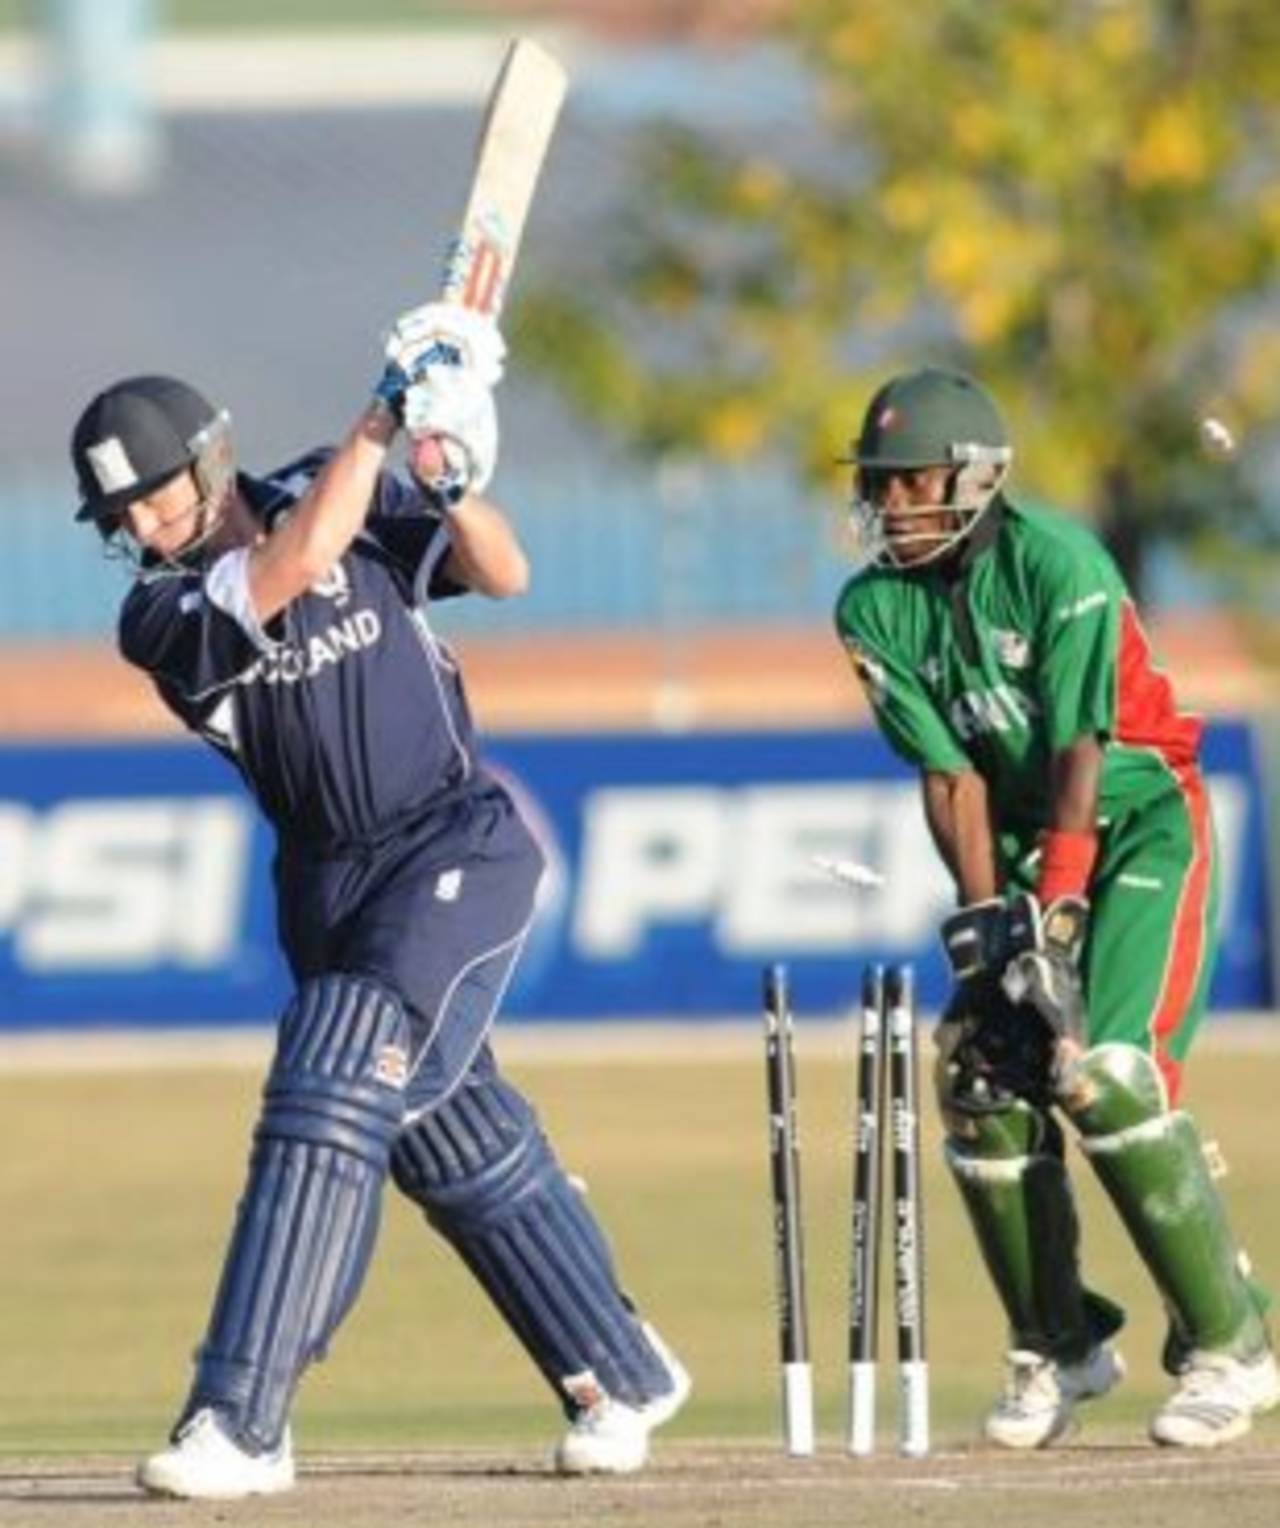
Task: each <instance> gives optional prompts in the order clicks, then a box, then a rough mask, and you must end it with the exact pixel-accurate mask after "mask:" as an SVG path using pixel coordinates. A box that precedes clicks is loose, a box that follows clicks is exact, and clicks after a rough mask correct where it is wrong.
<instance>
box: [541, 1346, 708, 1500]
mask: <svg viewBox="0 0 1280 1528" xmlns="http://www.w3.org/2000/svg"><path fill="white" fill-rule="evenodd" d="M644 1333H645V1336H646V1337H647V1338H648V1339H649V1342H650V1344H651V1345H652V1347H653V1349H654V1351H655V1352H656V1353H657V1355H658V1357H659V1358H661V1360H662V1362H663V1364H664V1365H665V1366H666V1370H667V1373H668V1374H669V1375H670V1376H671V1389H670V1390H668V1391H667V1393H666V1394H665V1395H659V1396H655V1398H654V1399H653V1400H651V1401H646V1402H645V1403H644V1404H643V1405H642V1406H628V1405H626V1404H624V1403H623V1402H622V1401H615V1400H613V1399H612V1398H611V1397H609V1396H607V1395H602V1396H601V1397H600V1399H599V1400H597V1401H596V1402H594V1403H593V1404H592V1405H590V1406H588V1407H587V1408H586V1409H585V1410H584V1411H582V1412H580V1413H579V1414H578V1415H577V1416H576V1417H575V1418H574V1420H573V1423H572V1425H571V1426H570V1428H569V1431H568V1432H567V1433H565V1435H564V1437H563V1438H562V1439H561V1440H560V1444H559V1447H558V1448H557V1449H556V1457H555V1465H556V1469H557V1470H558V1471H559V1472H560V1474H561V1475H630V1474H633V1473H634V1472H635V1471H636V1470H639V1469H642V1468H643V1467H644V1463H645V1461H646V1460H647V1459H648V1457H649V1434H650V1433H651V1432H652V1431H653V1430H654V1428H655V1427H661V1426H662V1424H663V1423H664V1422H669V1421H670V1420H671V1418H672V1417H673V1416H675V1414H676V1412H677V1411H679V1410H680V1408H681V1406H683V1405H684V1403H685V1401H686V1400H687V1399H688V1397H689V1391H690V1390H691V1389H692V1388H693V1381H692V1380H691V1379H690V1378H689V1374H688V1371H687V1370H686V1369H685V1367H684V1365H683V1364H682V1363H681V1362H680V1360H679V1359H678V1358H677V1357H676V1356H675V1354H674V1353H672V1351H671V1349H670V1348H668V1347H667V1345H666V1344H665V1343H664V1342H663V1341H662V1339H661V1338H660V1337H659V1336H658V1334H657V1332H655V1331H654V1329H653V1328H652V1327H651V1326H649V1325H647V1324H646V1326H645V1328H644Z"/></svg>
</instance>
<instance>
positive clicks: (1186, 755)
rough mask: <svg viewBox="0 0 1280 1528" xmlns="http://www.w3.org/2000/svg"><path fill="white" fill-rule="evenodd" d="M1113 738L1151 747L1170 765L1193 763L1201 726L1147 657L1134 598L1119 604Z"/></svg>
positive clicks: (1144, 638) (1198, 744) (1166, 676)
mask: <svg viewBox="0 0 1280 1528" xmlns="http://www.w3.org/2000/svg"><path fill="white" fill-rule="evenodd" d="M1117 689H1118V694H1117V697H1116V702H1117V704H1116V741H1117V742H1118V743H1130V744H1132V745H1133V746H1134V747H1137V748H1154V749H1155V750H1156V751H1157V752H1158V753H1159V754H1160V756H1161V757H1162V758H1163V759H1165V760H1166V761H1167V762H1168V763H1169V764H1170V765H1171V766H1172V767H1173V768H1174V769H1178V768H1179V767H1181V766H1183V765H1188V764H1193V763H1194V762H1195V760H1196V757H1197V754H1198V752H1199V748H1200V734H1201V733H1202V732H1203V730H1204V727H1203V724H1202V723H1201V721H1200V718H1199V717H1197V716H1189V715H1187V714H1186V713H1185V712H1180V711H1179V710H1178V703H1177V701H1176V699H1175V698H1174V694H1173V686H1172V685H1171V684H1170V683H1169V677H1168V675H1167V674H1163V673H1161V672H1160V670H1159V669H1157V668H1156V667H1155V665H1154V664H1153V663H1152V661H1151V645H1150V643H1149V642H1148V641H1147V634H1146V632H1145V631H1143V629H1142V623H1141V621H1139V619H1138V613H1137V611H1136V610H1135V609H1134V608H1133V601H1132V600H1125V601H1124V602H1123V604H1122V605H1121V607H1120V659H1119V676H1118V685H1117Z"/></svg>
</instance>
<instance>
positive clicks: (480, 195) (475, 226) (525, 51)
mask: <svg viewBox="0 0 1280 1528" xmlns="http://www.w3.org/2000/svg"><path fill="white" fill-rule="evenodd" d="M567 88H568V76H567V75H566V74H565V71H564V68H563V67H562V66H561V64H560V63H559V62H558V61H557V60H556V59H555V58H553V57H552V56H551V54H550V53H548V52H547V51H546V49H545V48H542V47H540V46H539V45H538V44H537V43H535V42H532V41H530V40H529V39H528V38H517V39H516V41H514V42H513V43H512V44H511V46H510V47H509V48H508V49H507V53H506V56H505V58H504V59H503V61H502V67H501V69H500V70H499V71H498V77H497V79H496V80H495V82H494V86H493V90H492V91H491V93H490V96H489V105H488V109H487V111H486V112H485V119H484V126H483V127H482V129H481V132H480V142H479V146H478V148H477V151H476V161H475V171H474V173H473V175H472V178H471V191H470V194H469V196H468V198H467V206H466V211H465V212H464V214H463V218H462V226H461V228H460V229H459V231H458V236H457V238H456V239H455V240H454V242H453V244H452V245H451V246H450V249H449V253H448V257H447V259H446V261H445V270H444V283H443V290H442V293H441V295H442V297H443V298H444V300H445V301H446V302H457V303H461V304H462V305H463V306H464V307H467V308H473V309H475V310H476V311H477V312H479V313H484V314H486V315H488V316H489V317H491V318H494V319H496V318H497V317H498V315H499V313H500V312H501V311H502V305H503V303H504V302H505V300H506V295H507V288H508V286H509V284H510V281H511V272H512V269H513V267H514V265H515V260H516V255H517V253H518V251H519V248H520V238H521V235H522V234H523V233H524V225H525V220H526V218H527V217H528V215H529V206H530V203H531V202H532V200H533V193H534V190H535V188H536V187H537V184H538V175H539V173H540V171H541V169H542V163H543V160H544V159H545V158H546V155H547V148H548V146H549V144H550V142H551V135H552V133H553V132H554V130H555V125H556V118H557V117H558V116H559V114H560V106H561V103H562V102H563V100H564V96H565V91H566V89H567Z"/></svg>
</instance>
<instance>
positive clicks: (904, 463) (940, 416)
mask: <svg viewBox="0 0 1280 1528" xmlns="http://www.w3.org/2000/svg"><path fill="white" fill-rule="evenodd" d="M841 460H842V461H844V462H846V463H848V464H850V465H852V466H854V467H855V468H856V469H857V471H856V475H855V484H854V496H853V505H852V510H853V516H854V520H855V523H856V525H857V528H858V531H859V535H860V538H862V539H864V540H866V541H869V542H870V551H871V555H872V557H873V558H874V560H876V561H879V562H889V563H893V564H896V565H901V566H908V565H909V566H912V567H915V566H918V565H920V564H921V563H925V562H932V561H934V559H935V558H937V557H940V556H941V555H942V554H943V553H944V552H946V551H948V550H949V549H950V548H951V547H953V546H955V545H956V544H957V543H958V542H959V541H961V540H962V539H963V538H964V537H965V536H967V535H968V534H969V532H970V531H972V529H973V528H974V526H975V525H976V524H977V523H978V520H979V519H980V518H981V516H982V515H983V514H984V513H985V511H986V509H987V507H988V506H989V505H990V503H991V501H992V499H994V498H995V496H996V493H997V492H998V491H999V488H1000V485H1001V484H1002V483H1003V481H1004V479H1005V475H1006V474H1007V472H1008V470H1009V464H1010V462H1011V461H1012V460H1013V450H1012V448H1011V447H1010V445H1009V439H1008V434H1007V432H1006V430H1005V427H1004V421H1003V420H1002V419H1001V417H1000V411H999V410H998V409H997V408H996V406H995V403H994V402H993V401H992V399H991V397H990V395H989V394H988V393H987V392H986V391H985V390H984V389H983V388H981V387H980V386H979V385H978V384H977V383H976V382H974V381H973V380H972V379H971V378H969V377H966V376H964V375H963V374H961V373H960V372H954V371H943V370H941V369H940V368H937V367H932V366H930V367H925V368H924V369H923V370H921V371H912V372H906V373H904V374H903V375H901V376H897V377H894V378H893V379H892V380H891V381H889V382H886V383H885V384H884V386H883V387H881V388H880V389H879V391H878V392H877V393H876V394H875V396H874V397H873V398H872V400H871V402H870V403H869V404H868V405H867V412H866V414H865V416H864V417H863V421H862V429H861V431H860V432H859V435H858V439H857V441H856V442H854V444H853V446H852V447H851V449H850V452H849V455H848V456H847V457H843V458H841ZM921 467H948V468H952V469H954V470H953V471H951V473H950V474H949V476H948V478H947V483H946V489H945V493H944V497H943V499H942V501H941V502H940V503H936V504H919V505H914V506H912V507H911V508H910V509H907V510H904V509H902V508H897V509H895V511H894V514H893V527H894V528H893V531H892V533H891V534H890V533H889V532H887V531H886V527H885V514H884V504H883V502H882V496H883V494H884V492H885V490H886V488H887V487H888V479H889V478H890V477H891V476H892V475H893V474H894V473H898V472H910V471H913V470H916V469H918V468H921ZM911 519H916V520H919V519H928V520H929V521H930V522H932V525H931V528H925V529H915V530H913V529H904V528H903V527H904V525H906V524H907V522H908V521H909V520H911ZM904 549H909V551H908V555H906V556H902V555H901V554H902V552H903V551H904Z"/></svg>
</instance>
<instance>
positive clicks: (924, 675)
mask: <svg viewBox="0 0 1280 1528" xmlns="http://www.w3.org/2000/svg"><path fill="white" fill-rule="evenodd" d="M916 673H917V674H919V675H920V677H921V679H923V680H924V682H925V683H926V684H927V685H929V687H930V688H936V687H937V686H938V685H940V684H941V683H942V659H941V658H939V657H938V656H937V655H936V654H935V655H934V656H933V657H931V658H926V659H925V660H924V662H923V663H922V664H921V665H920V667H919V668H918V669H916Z"/></svg>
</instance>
